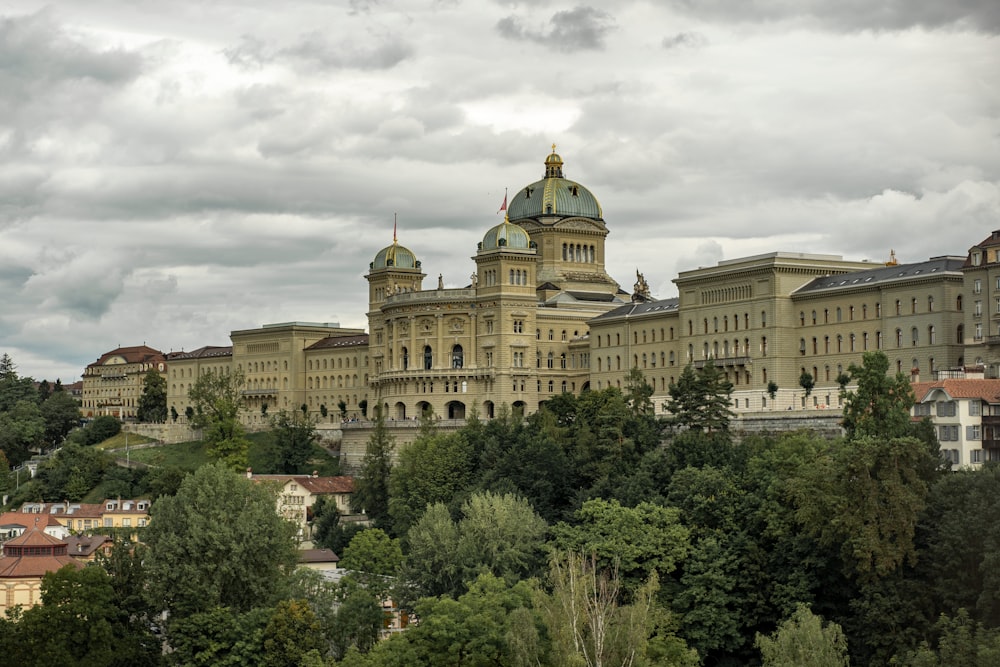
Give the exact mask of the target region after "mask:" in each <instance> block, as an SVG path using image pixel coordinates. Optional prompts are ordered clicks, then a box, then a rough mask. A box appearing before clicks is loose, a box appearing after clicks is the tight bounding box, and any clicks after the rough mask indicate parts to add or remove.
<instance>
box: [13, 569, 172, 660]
mask: <svg viewBox="0 0 1000 667" xmlns="http://www.w3.org/2000/svg"><path fill="white" fill-rule="evenodd" d="M122 620H123V619H122V614H121V610H120V609H119V608H118V607H117V606H116V605H115V596H114V590H113V587H112V582H111V579H110V577H109V576H108V574H107V572H105V571H104V570H103V569H101V568H99V567H85V568H82V569H78V568H77V567H75V566H72V565H67V566H65V567H63V568H62V569H60V570H57V571H55V572H49V573H47V574H46V575H45V576H44V578H43V580H42V604H41V605H38V606H35V607H31V608H30V609H26V610H23V611H21V610H18V611H17V612H15V613H14V614H13V616H12V617H10V618H9V619H8V620H3V621H0V650H2V651H3V655H6V656H10V657H11V658H13V659H14V662H15V663H16V664H17V665H19V666H23V667H36V666H37V667H48V666H49V665H67V664H85V665H94V666H95V667H104V666H107V667H112V666H117V665H123V666H124V665H137V666H141V665H158V664H160V662H161V657H160V646H159V645H158V644H157V643H156V642H154V641H152V636H151V635H149V633H148V631H145V630H141V631H138V634H137V631H136V629H135V628H134V627H133V628H129V627H127V626H126V625H124V624H122Z"/></svg>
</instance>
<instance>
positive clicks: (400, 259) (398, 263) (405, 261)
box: [371, 241, 420, 269]
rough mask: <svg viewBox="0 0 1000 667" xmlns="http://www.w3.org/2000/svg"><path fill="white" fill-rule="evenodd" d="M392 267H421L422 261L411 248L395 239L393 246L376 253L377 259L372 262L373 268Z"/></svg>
mask: <svg viewBox="0 0 1000 667" xmlns="http://www.w3.org/2000/svg"><path fill="white" fill-rule="evenodd" d="M386 267H392V268H396V269H419V268H420V262H418V261H417V257H416V255H414V254H413V252H411V251H410V249H409V248H404V247H403V246H401V245H399V244H398V243H397V242H395V241H393V242H392V245H391V246H388V247H386V248H382V249H381V250H379V251H378V254H377V255H375V261H374V262H372V263H371V268H372V269H384V268H386Z"/></svg>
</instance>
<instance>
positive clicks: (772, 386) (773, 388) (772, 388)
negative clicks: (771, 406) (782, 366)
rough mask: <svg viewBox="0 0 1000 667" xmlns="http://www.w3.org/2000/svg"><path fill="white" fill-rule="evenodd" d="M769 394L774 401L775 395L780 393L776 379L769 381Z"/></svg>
mask: <svg viewBox="0 0 1000 667" xmlns="http://www.w3.org/2000/svg"><path fill="white" fill-rule="evenodd" d="M767 395H768V396H770V397H771V400H772V401H773V400H774V397H775V396H777V395H778V383H777V382H775V381H774V380H770V381H769V382H768V383H767Z"/></svg>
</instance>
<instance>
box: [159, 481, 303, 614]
mask: <svg viewBox="0 0 1000 667" xmlns="http://www.w3.org/2000/svg"><path fill="white" fill-rule="evenodd" d="M275 500H276V499H275V496H274V492H273V491H272V490H271V489H270V488H268V487H267V486H265V485H260V484H255V483H254V482H252V481H251V480H249V479H247V478H246V477H245V476H242V475H238V474H236V473H234V472H232V471H231V470H228V469H227V468H226V467H224V466H221V465H219V464H210V465H205V466H202V467H201V468H199V469H198V470H197V471H196V472H195V473H194V474H192V475H190V476H188V477H186V478H185V479H184V481H183V482H181V485H180V489H179V490H178V491H177V495H175V496H163V497H161V498H159V499H158V500H157V501H156V502H155V503H154V504H153V507H152V509H151V521H150V525H149V528H147V530H146V535H145V539H146V543H147V544H148V545H149V557H148V558H147V560H146V565H147V568H148V573H149V586H148V589H147V590H148V593H149V596H150V598H149V599H150V602H152V603H154V604H156V605H157V608H158V609H165V610H168V611H170V612H171V615H172V616H175V617H177V616H186V615H188V614H192V613H195V612H204V611H209V610H211V609H214V608H216V607H229V608H232V609H234V610H236V611H246V610H249V609H251V608H253V607H258V606H262V605H266V604H268V603H270V602H273V600H272V598H273V597H274V596H275V594H276V592H277V591H278V590H280V588H281V586H282V584H283V578H284V577H285V576H286V575H287V573H288V572H289V571H291V570H292V569H293V568H294V567H295V563H296V550H295V543H294V541H293V539H292V538H293V535H294V532H295V529H294V526H293V525H292V524H291V523H289V522H287V521H285V520H284V519H282V518H281V517H280V516H278V513H277V512H276V511H275Z"/></svg>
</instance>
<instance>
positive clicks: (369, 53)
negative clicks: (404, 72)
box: [279, 31, 414, 70]
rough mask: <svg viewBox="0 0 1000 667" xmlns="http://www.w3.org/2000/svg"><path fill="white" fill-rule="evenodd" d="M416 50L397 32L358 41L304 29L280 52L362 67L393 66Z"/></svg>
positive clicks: (329, 63) (312, 60) (311, 60)
mask: <svg viewBox="0 0 1000 667" xmlns="http://www.w3.org/2000/svg"><path fill="white" fill-rule="evenodd" d="M413 54H414V49H413V46H412V45H411V44H410V43H409V42H407V41H406V40H404V39H402V38H401V37H399V36H397V35H383V36H380V37H374V36H370V37H369V38H368V39H367V40H365V41H364V42H363V43H362V45H359V44H357V43H356V42H353V41H344V42H337V43H334V42H332V41H331V40H330V39H329V38H328V37H327V36H326V34H324V33H321V32H319V31H313V32H308V33H304V34H303V35H301V36H300V38H299V40H298V42H297V43H296V44H294V45H292V46H289V47H286V48H284V49H282V50H281V51H280V52H279V55H282V56H288V57H291V58H295V59H299V60H303V61H305V62H309V63H313V64H316V65H319V66H320V67H323V68H329V69H335V68H342V67H349V68H353V69H360V70H380V69H390V68H392V67H395V66H397V65H399V64H400V63H401V62H403V61H404V60H406V59H407V58H409V57H411V56H412V55H413Z"/></svg>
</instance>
